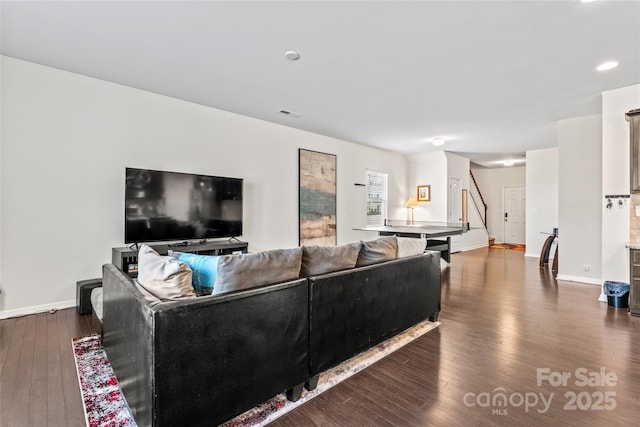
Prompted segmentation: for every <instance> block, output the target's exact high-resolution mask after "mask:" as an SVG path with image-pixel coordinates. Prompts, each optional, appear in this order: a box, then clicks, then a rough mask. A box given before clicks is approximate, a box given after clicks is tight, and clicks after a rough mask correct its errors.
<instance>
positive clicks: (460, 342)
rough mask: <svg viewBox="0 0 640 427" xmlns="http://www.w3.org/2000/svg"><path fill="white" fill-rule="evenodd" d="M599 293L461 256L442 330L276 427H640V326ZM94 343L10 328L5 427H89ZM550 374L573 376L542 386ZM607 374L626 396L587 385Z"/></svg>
mask: <svg viewBox="0 0 640 427" xmlns="http://www.w3.org/2000/svg"><path fill="white" fill-rule="evenodd" d="M599 293H600V292H599V287H597V286H590V285H584V284H579V283H571V282H562V281H556V280H555V279H554V277H553V275H552V274H551V272H550V269H549V268H547V269H540V268H538V260H537V259H535V258H525V257H524V256H523V252H520V251H512V250H505V249H488V248H485V249H478V250H474V251H469V252H464V253H459V254H454V255H453V258H452V264H451V266H450V267H449V268H448V269H447V270H445V271H444V274H443V281H442V313H441V315H440V320H441V321H442V325H441V326H440V327H438V328H437V329H435V330H434V331H431V332H429V333H427V334H426V335H424V336H423V337H421V338H419V339H417V340H415V341H414V342H412V343H411V344H409V345H407V346H405V347H403V348H402V349H400V350H398V351H397V352H395V353H393V354H391V355H389V356H388V357H386V358H384V359H382V360H380V361H379V362H377V363H376V364H374V365H372V366H370V367H369V368H367V369H365V370H364V371H362V372H360V373H358V374H357V375H355V376H353V377H352V378H350V379H349V380H347V381H345V382H343V383H341V384H339V385H337V386H336V387H334V388H332V389H331V390H329V391H327V392H325V393H323V394H322V395H320V396H318V397H317V398H315V399H313V400H311V401H310V402H307V403H305V404H304V405H302V406H301V407H299V408H297V409H296V410H294V411H292V412H291V413H289V414H287V415H285V416H283V417H282V418H280V419H278V420H276V421H275V422H274V423H272V424H271V425H272V426H485V425H488V426H489V425H498V426H499V425H508V426H538V425H540V426H573V425H575V426H618V425H620V426H623V425H624V426H629V425H640V418H639V417H640V411H638V407H639V404H640V318H636V317H631V316H629V315H628V314H627V312H626V310H625V309H616V308H613V307H609V306H607V304H604V303H600V302H598V301H597V298H598V295H599ZM91 332H92V328H91V326H90V323H89V316H78V315H77V314H76V313H75V311H74V310H72V309H70V310H62V311H59V312H57V313H54V314H49V313H45V314H38V315H33V316H26V317H21V318H16V319H7V320H2V321H0V426H2V427H4V426H56V427H57V426H65V425H66V426H82V425H83V422H84V421H83V419H84V418H83V411H82V403H81V401H80V393H79V390H78V385H77V380H76V374H75V368H74V362H73V355H72V353H71V344H70V342H71V338H73V337H76V336H82V335H87V334H89V333H91ZM539 368H540V369H544V368H548V369H549V371H548V372H549V373H552V374H554V375H555V374H556V373H562V372H568V373H570V375H571V377H570V378H568V380H567V382H566V385H558V386H553V385H551V384H550V383H549V381H542V383H541V384H540V385H538V378H537V370H538V369H539ZM601 368H604V369H605V371H606V372H608V373H611V374H610V375H613V374H615V376H616V377H617V379H616V381H615V385H609V386H595V385H593V386H580V384H577V385H576V381H577V380H579V379H580V377H576V370H578V369H584V372H585V373H587V374H590V375H595V373H597V372H600V369H601ZM578 373H580V371H579V372H578ZM501 391H502V393H503V396H506V397H507V398H508V400H507V403H506V405H505V406H500V405H499V403H500V402H499V401H496V402H493V403H495V404H492V399H493V398H494V397H496V396H497V395H498V394H499V393H500V392H501ZM605 392H607V393H608V394H607V398H606V399H607V400H604V399H605V398H604V396H605ZM552 393H553V395H552ZM613 393H614V394H613ZM574 395H575V397H576V400H575V402H572V400H571V399H572V398H573V396H574ZM487 398H488V400H487ZM534 398H536V399H537V402H535V399H534ZM542 398H544V399H546V400H547V401H549V399H550V404H549V407H548V408H547V407H545V406H544V404H543V403H542V401H541V399H542ZM525 399H529V403H530V406H529V408H526V407H525V404H524V403H523V401H524V400H525ZM534 403H536V404H535V405H534ZM471 405H474V406H471ZM613 405H615V409H613V410H605V409H596V408H598V407H610V406H613ZM592 407H593V409H592ZM574 408H575V409H574Z"/></svg>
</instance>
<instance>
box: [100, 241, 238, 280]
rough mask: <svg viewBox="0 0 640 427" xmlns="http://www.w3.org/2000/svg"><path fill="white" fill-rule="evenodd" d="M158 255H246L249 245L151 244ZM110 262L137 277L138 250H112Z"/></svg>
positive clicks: (211, 242)
mask: <svg viewBox="0 0 640 427" xmlns="http://www.w3.org/2000/svg"><path fill="white" fill-rule="evenodd" d="M149 246H151V247H152V248H153V249H155V250H156V251H157V252H158V253H159V254H160V255H167V254H168V253H169V251H170V250H172V251H175V252H189V253H193V254H200V255H229V254H235V253H247V250H248V247H249V243H247V242H241V241H235V242H233V241H226V240H223V241H219V240H218V241H216V240H212V241H209V242H204V243H193V244H191V243H190V244H187V245H183V244H178V245H176V244H152V245H149ZM111 258H112V260H111V262H112V263H113V264H114V265H116V266H117V267H119V268H120V269H121V270H122V271H124V272H125V273H127V274H128V275H129V276H131V277H136V276H137V275H138V249H136V248H135V247H129V246H127V247H123V248H113V249H112V250H111Z"/></svg>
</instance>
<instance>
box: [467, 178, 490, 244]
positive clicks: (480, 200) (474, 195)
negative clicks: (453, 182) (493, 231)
mask: <svg viewBox="0 0 640 427" xmlns="http://www.w3.org/2000/svg"><path fill="white" fill-rule="evenodd" d="M469 174H470V175H471V182H473V186H472V187H471V189H470V190H469V195H470V196H471V201H472V202H473V204H474V205H475V207H476V209H477V211H478V214H479V215H480V218H481V219H482V224H483V225H484V228H485V230H487V203H486V202H485V201H484V197H482V193H481V192H480V187H478V182H477V181H476V178H475V177H474V176H473V172H472V171H471V170H469ZM480 206H482V208H480ZM488 232H489V230H487V233H488Z"/></svg>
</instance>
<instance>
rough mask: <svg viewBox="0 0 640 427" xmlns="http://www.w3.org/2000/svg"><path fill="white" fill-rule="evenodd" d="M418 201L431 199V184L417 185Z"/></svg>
mask: <svg viewBox="0 0 640 427" xmlns="http://www.w3.org/2000/svg"><path fill="white" fill-rule="evenodd" d="M418 201H419V202H430V201H431V186H430V185H418Z"/></svg>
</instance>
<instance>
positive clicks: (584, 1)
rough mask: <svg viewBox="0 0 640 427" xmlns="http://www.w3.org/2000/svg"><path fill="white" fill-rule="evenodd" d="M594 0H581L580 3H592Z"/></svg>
mask: <svg viewBox="0 0 640 427" xmlns="http://www.w3.org/2000/svg"><path fill="white" fill-rule="evenodd" d="M593 1H594V0H580V3H591V2H593Z"/></svg>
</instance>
